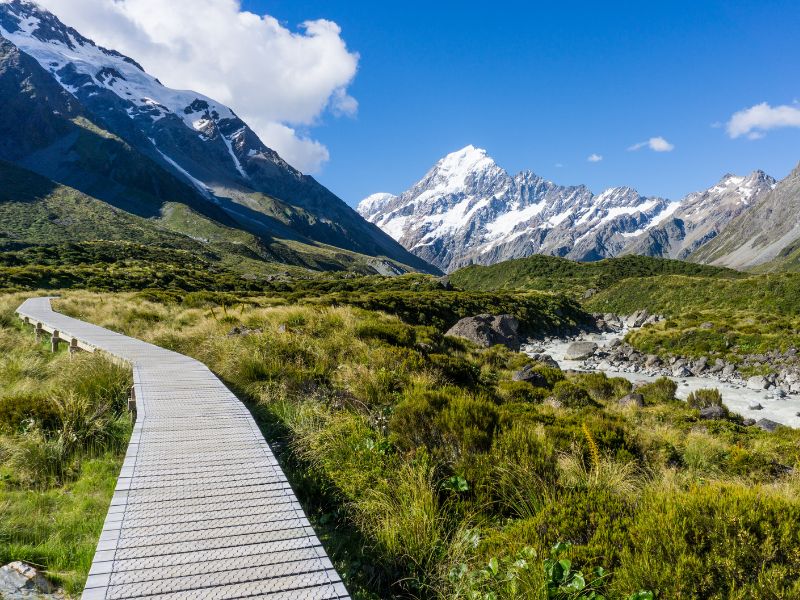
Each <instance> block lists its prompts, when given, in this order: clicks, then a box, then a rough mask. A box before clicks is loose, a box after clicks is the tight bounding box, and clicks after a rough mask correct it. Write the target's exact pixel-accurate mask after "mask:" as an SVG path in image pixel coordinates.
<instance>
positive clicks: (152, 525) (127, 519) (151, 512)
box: [17, 298, 348, 600]
mask: <svg viewBox="0 0 800 600" xmlns="http://www.w3.org/2000/svg"><path fill="white" fill-rule="evenodd" d="M17 313H18V314H19V316H20V317H21V318H22V319H23V320H24V321H25V322H27V323H29V324H30V325H32V326H33V327H34V328H35V331H36V332H37V335H40V336H41V335H50V337H51V340H52V345H53V348H56V347H57V346H58V344H59V343H66V344H69V347H70V351H77V350H79V349H82V350H88V351H92V352H93V351H96V350H101V351H104V352H107V353H109V354H111V355H113V356H115V357H117V358H119V359H122V360H124V361H126V362H128V363H129V364H130V365H131V366H132V367H133V394H134V397H135V404H136V424H135V426H134V428H133V435H132V436H131V440H130V445H129V446H128V451H127V454H126V455H125V462H124V463H123V465H122V470H121V472H120V474H119V479H118V480H117V487H116V490H115V492H114V496H113V499H112V501H111V507H110V508H109V511H108V516H107V517H106V521H105V524H104V526H103V532H102V534H101V536H100V541H99V543H98V545H97V551H96V553H95V556H94V561H93V563H92V568H91V571H90V572H89V578H88V579H87V581H86V588H85V590H84V593H83V598H84V599H85V600H96V599H101V598H102V599H111V598H147V599H148V600H156V599H158V600H161V599H176V600H177V599H200V598H264V599H267V598H268V599H274V600H283V599H286V600H288V599H290V598H291V599H309V600H312V599H319V600H323V599H333V598H348V594H347V590H346V589H345V587H344V585H343V584H342V581H341V578H340V577H339V575H338V573H337V572H336V570H335V569H334V568H333V565H332V564H331V562H330V560H329V559H328V557H327V555H326V554H325V551H324V550H323V548H322V546H321V544H320V542H319V540H318V539H317V537H316V535H315V534H314V531H313V530H312V528H311V525H310V524H309V522H308V520H307V519H306V517H305V515H304V513H303V510H302V508H301V507H300V505H299V504H298V502H297V498H296V497H295V495H294V493H293V492H292V489H291V487H290V486H289V484H288V482H287V481H286V477H285V476H284V474H283V472H282V471H281V468H280V466H279V465H278V463H277V461H276V460H275V457H274V456H273V454H272V451H271V450H270V448H269V446H268V445H267V443H266V441H264V438H263V436H262V435H261V432H260V431H259V429H258V426H257V425H256V423H255V421H254V420H253V418H252V417H251V415H250V413H249V412H248V410H247V409H246V408H245V406H244V405H242V403H241V402H240V401H239V400H238V399H237V398H236V397H235V396H234V395H233V394H232V393H231V392H230V391H229V390H228V389H227V388H226V387H225V386H224V385H223V384H222V382H221V381H220V380H219V379H218V378H217V377H216V376H214V374H213V373H212V372H211V371H210V370H209V369H208V368H207V367H206V366H205V365H203V364H202V363H200V362H199V361H197V360H194V359H192V358H189V357H187V356H184V355H182V354H178V353H176V352H171V351H169V350H165V349H163V348H159V347H158V346H155V345H153V344H148V343H146V342H143V341H141V340H137V339H133V338H130V337H127V336H124V335H121V334H119V333H115V332H113V331H109V330H107V329H104V328H102V327H98V326H96V325H92V324H90V323H85V322H83V321H80V320H78V319H73V318H71V317H67V316H65V315H62V314H60V313H57V312H54V311H53V310H52V309H51V307H50V299H49V298H32V299H30V300H26V301H25V302H24V303H23V304H22V305H21V306H20V307H19V308H18V309H17Z"/></svg>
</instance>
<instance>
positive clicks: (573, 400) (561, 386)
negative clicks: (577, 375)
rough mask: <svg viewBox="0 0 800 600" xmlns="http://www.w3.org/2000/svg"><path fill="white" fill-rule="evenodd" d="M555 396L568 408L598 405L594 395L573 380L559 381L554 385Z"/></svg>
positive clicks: (557, 400)
mask: <svg viewBox="0 0 800 600" xmlns="http://www.w3.org/2000/svg"><path fill="white" fill-rule="evenodd" d="M553 398H554V399H555V400H556V402H558V403H559V404H560V405H561V406H564V407H566V408H585V407H587V406H598V404H597V403H596V402H595V401H594V400H592V397H591V396H590V395H589V392H587V391H586V390H585V389H583V388H582V387H579V386H577V385H575V384H574V383H572V382H571V381H566V380H565V381H559V382H558V383H556V384H555V385H554V386H553Z"/></svg>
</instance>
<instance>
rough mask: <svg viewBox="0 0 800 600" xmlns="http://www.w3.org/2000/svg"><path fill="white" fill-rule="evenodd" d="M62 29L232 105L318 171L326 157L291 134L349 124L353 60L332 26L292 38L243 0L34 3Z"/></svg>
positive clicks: (290, 157) (310, 25) (315, 25)
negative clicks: (335, 119) (334, 122)
mask: <svg viewBox="0 0 800 600" xmlns="http://www.w3.org/2000/svg"><path fill="white" fill-rule="evenodd" d="M39 2H40V3H41V4H42V5H44V6H45V7H46V8H48V9H49V10H51V11H53V12H54V13H55V14H57V15H58V16H59V18H61V19H62V20H63V21H64V22H65V23H66V24H67V25H70V26H72V27H75V29H77V30H78V31H80V32H81V33H82V34H84V35H86V36H87V37H89V38H91V39H93V40H94V41H95V42H97V43H98V44H100V45H102V46H106V47H108V48H114V49H116V50H119V51H120V52H122V53H123V54H127V55H129V56H131V58H134V59H135V60H137V61H138V62H139V63H141V64H142V65H143V66H144V67H145V69H146V70H147V71H148V72H149V73H151V74H153V75H155V76H156V77H158V78H159V79H160V80H161V81H162V82H163V83H164V85H167V86H169V87H173V88H178V89H191V90H195V91H197V92H200V93H202V94H205V95H207V96H210V97H212V98H214V99H215V100H218V101H220V102H223V103H225V104H228V105H229V106H231V108H233V110H234V111H236V113H237V114H238V115H239V116H241V117H242V118H243V119H244V120H245V121H247V122H248V123H249V124H250V125H251V126H252V127H253V128H254V129H255V131H256V133H258V134H259V136H261V137H262V139H263V140H264V143H266V144H267V145H268V146H270V147H272V148H274V149H275V150H277V151H278V153H279V154H281V155H282V156H283V157H284V158H285V159H286V160H287V161H289V162H290V163H292V164H293V165H294V166H296V167H297V168H299V169H300V170H303V171H315V170H317V169H319V167H320V166H321V165H322V164H323V163H324V162H325V161H326V160H327V159H328V151H327V149H326V148H325V147H324V146H323V145H322V144H320V143H319V142H316V141H314V140H311V139H308V138H307V137H305V136H303V135H300V134H298V133H297V131H296V128H297V127H300V128H301V129H303V130H305V129H307V128H308V127H311V126H313V125H315V124H317V123H318V122H319V119H320V118H321V117H322V115H323V114H325V113H326V112H330V113H331V114H333V115H335V116H339V115H353V114H355V113H356V111H357V109H358V102H357V101H356V100H355V98H353V97H352V96H350V95H349V94H348V93H347V87H348V86H349V85H350V83H351V82H352V81H353V78H354V77H355V74H356V71H357V68H358V61H359V56H358V54H357V53H355V52H351V51H349V50H348V49H347V46H346V44H345V41H344V40H343V39H342V37H341V30H340V28H339V26H338V25H337V24H336V23H333V22H332V21H327V20H325V19H317V20H314V21H306V22H305V23H302V24H301V25H300V27H299V29H298V30H297V31H292V30H290V29H288V28H287V27H285V26H284V25H282V24H281V23H279V22H278V20H277V19H275V18H273V17H271V16H269V15H264V16H259V15H256V14H254V13H251V12H247V11H242V10H241V3H240V2H239V0H169V1H166V2H165V1H164V0H39Z"/></svg>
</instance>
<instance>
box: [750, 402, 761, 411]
mask: <svg viewBox="0 0 800 600" xmlns="http://www.w3.org/2000/svg"><path fill="white" fill-rule="evenodd" d="M763 408H764V407H763V406H761V404H759V403H758V402H753V403H751V404H748V405H747V410H761V409H763Z"/></svg>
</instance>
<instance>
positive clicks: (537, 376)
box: [511, 365, 547, 387]
mask: <svg viewBox="0 0 800 600" xmlns="http://www.w3.org/2000/svg"><path fill="white" fill-rule="evenodd" d="M511 379H512V380H514V381H525V382H527V383H530V384H531V385H535V386H537V387H547V379H546V378H545V376H544V375H542V374H541V373H539V372H538V371H534V370H533V367H532V366H531V365H525V366H524V367H522V368H521V369H520V370H519V371H517V372H516V373H514V374H513V375H512V376H511Z"/></svg>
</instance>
